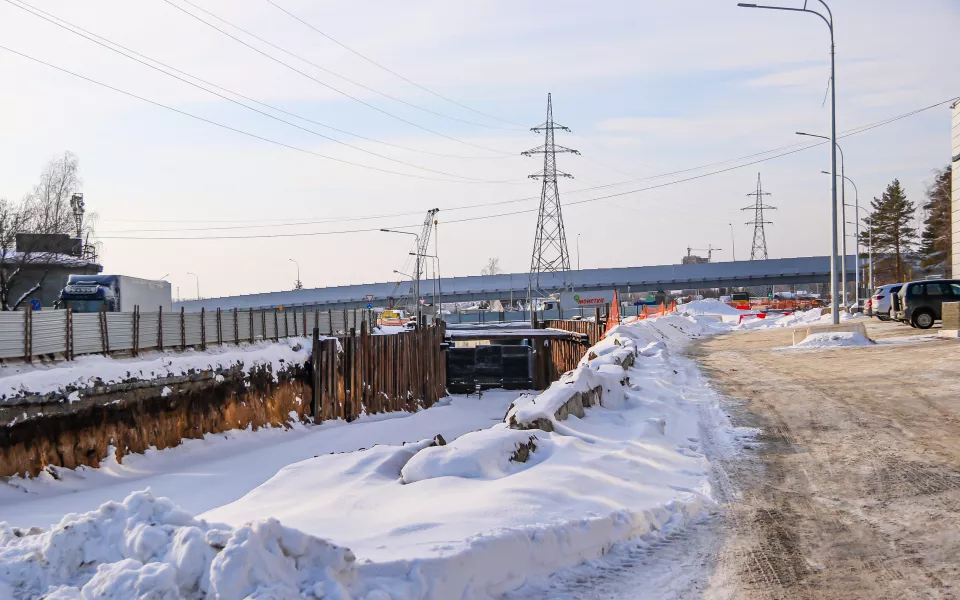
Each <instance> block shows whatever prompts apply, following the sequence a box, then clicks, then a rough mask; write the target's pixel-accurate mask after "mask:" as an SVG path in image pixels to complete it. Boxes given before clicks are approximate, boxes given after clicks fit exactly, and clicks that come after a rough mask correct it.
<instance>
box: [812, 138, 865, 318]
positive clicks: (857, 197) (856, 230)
mask: <svg viewBox="0 0 960 600" xmlns="http://www.w3.org/2000/svg"><path fill="white" fill-rule="evenodd" d="M840 156H841V160H842V157H843V153H842V152H841V154H840ZM842 171H843V170H842V168H841V173H842ZM820 172H821V173H823V174H824V175H829V174H830V172H829V171H820ZM842 177H843V179H844V180H845V181H849V182H850V185H852V186H853V192H854V201H853V202H854V203H853V204H852V205H851V204H844V206H852V207H853V208H854V209H855V210H856V211H857V213H855V214H856V217H855V218H856V223H851V225H853V226H854V236H856V237H855V239H856V241H857V245H856V248H857V250H856V252H857V260H856V265H857V272H856V286H857V293H856V301H857V306H860V213H859V211H861V210H863V211H864V212H866V210H864V209H862V208H860V190H859V189H857V184H856V183H855V182H854V181H853V180H852V179H850V178H849V177H847V176H846V175H842ZM844 214H846V213H844ZM868 214H869V213H868ZM844 222H846V221H844ZM870 237H871V238H872V237H873V225H871V226H870ZM870 272H871V273H872V272H873V243H872V239H871V243H870ZM870 289H871V290H873V278H871V279H870Z"/></svg>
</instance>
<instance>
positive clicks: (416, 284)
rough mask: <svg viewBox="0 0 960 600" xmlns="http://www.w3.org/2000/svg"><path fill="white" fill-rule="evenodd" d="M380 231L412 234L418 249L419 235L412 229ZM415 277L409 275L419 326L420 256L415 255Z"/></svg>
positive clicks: (418, 324) (383, 230) (418, 325)
mask: <svg viewBox="0 0 960 600" xmlns="http://www.w3.org/2000/svg"><path fill="white" fill-rule="evenodd" d="M380 231H382V232H384V233H399V234H401V235H412V236H413V237H414V239H416V240H417V250H418V251H419V250H420V236H419V235H417V234H416V233H413V232H412V231H399V230H397V229H381V230H380ZM413 272H414V274H415V275H416V276H415V277H411V278H410V279H412V280H413V293H414V295H415V296H416V297H415V298H414V299H413V304H414V306H416V308H417V327H418V328H419V327H420V318H419V317H420V257H419V256H418V257H417V265H416V267H415V268H414V270H413Z"/></svg>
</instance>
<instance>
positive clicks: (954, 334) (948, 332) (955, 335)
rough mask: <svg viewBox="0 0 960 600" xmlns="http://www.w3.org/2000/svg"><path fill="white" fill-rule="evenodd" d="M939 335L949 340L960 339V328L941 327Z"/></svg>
mask: <svg viewBox="0 0 960 600" xmlns="http://www.w3.org/2000/svg"><path fill="white" fill-rule="evenodd" d="M937 335H939V336H940V337H942V338H947V339H949V340H960V329H941V330H940V331H939V332H938V333H937Z"/></svg>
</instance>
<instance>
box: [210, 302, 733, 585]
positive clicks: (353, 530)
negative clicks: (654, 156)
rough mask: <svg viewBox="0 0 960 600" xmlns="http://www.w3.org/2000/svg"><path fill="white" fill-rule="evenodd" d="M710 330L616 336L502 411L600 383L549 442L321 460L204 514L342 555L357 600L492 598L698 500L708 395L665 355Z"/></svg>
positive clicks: (505, 437)
mask: <svg viewBox="0 0 960 600" xmlns="http://www.w3.org/2000/svg"><path fill="white" fill-rule="evenodd" d="M709 331H712V328H711V326H710V325H709V324H705V323H702V322H700V321H699V320H697V319H695V318H692V317H685V316H682V315H671V316H667V317H663V318H660V319H656V320H649V321H644V322H639V323H636V324H634V325H625V326H620V327H618V328H616V329H614V330H613V331H612V332H611V334H610V335H608V336H607V338H606V339H605V340H604V341H603V342H602V343H600V344H598V345H597V346H594V347H593V348H591V349H590V350H589V351H588V353H587V359H585V361H584V362H583V363H582V364H581V365H580V366H579V367H578V368H577V369H576V370H574V371H572V372H571V373H569V374H567V375H565V376H564V378H563V380H562V381H561V382H558V383H557V384H555V385H554V386H552V387H551V388H550V390H547V391H546V392H544V393H543V394H540V395H524V396H523V397H522V399H518V400H517V401H515V402H514V406H513V408H512V409H511V411H510V413H511V414H512V415H523V414H529V415H530V416H531V417H533V416H542V415H543V414H544V412H543V411H541V412H537V411H540V410H541V407H543V406H550V408H549V409H547V410H546V411H545V412H546V413H547V414H549V415H551V418H552V417H553V412H551V409H552V408H553V406H554V405H553V403H554V402H555V400H554V399H553V398H554V397H563V396H562V393H561V392H560V391H555V390H563V389H564V388H572V389H580V390H589V389H591V386H593V385H597V386H601V387H602V402H603V405H602V406H595V407H592V408H587V409H586V411H585V414H584V417H583V418H577V417H575V416H572V415H570V416H568V417H567V418H566V419H564V420H556V419H554V421H553V423H554V424H555V428H554V430H553V431H552V432H547V431H542V430H536V429H530V430H523V431H520V430H516V429H507V428H506V427H505V426H504V424H503V423H501V424H497V425H494V426H493V427H491V428H488V429H485V430H481V431H478V432H475V433H468V434H465V435H463V436H462V437H460V438H458V439H457V440H455V441H453V442H451V443H450V444H448V445H446V446H430V447H426V446H427V445H428V442H419V443H417V444H410V445H406V446H387V445H377V446H374V447H372V448H369V449H367V450H364V451H361V452H352V453H346V454H331V455H322V456H318V457H316V458H313V459H308V460H305V461H303V462H300V463H297V464H294V465H290V466H288V467H286V468H285V469H283V470H281V471H280V472H279V473H277V475H276V476H274V477H273V478H272V479H270V480H269V481H267V482H266V483H264V484H263V485H261V486H260V487H258V488H257V489H255V490H253V491H252V492H250V493H249V494H247V495H246V496H245V497H243V498H241V499H240V500H238V501H236V502H233V503H232V504H229V505H226V506H222V507H220V508H217V509H214V510H212V511H209V512H207V513H205V514H204V515H203V516H204V518H208V519H211V520H215V521H224V522H227V523H230V524H232V525H235V526H237V525H240V524H242V523H244V522H246V521H248V520H249V519H252V518H256V517H257V516H259V515H270V516H273V517H276V518H277V519H279V520H280V521H281V522H282V523H283V524H284V525H286V526H288V527H295V528H297V529H299V530H301V531H303V532H305V533H306V534H309V535H314V536H319V537H322V538H325V539H329V540H331V541H332V542H333V543H335V544H337V545H339V546H343V547H348V548H350V549H351V550H353V551H354V552H355V553H356V555H357V556H358V559H359V560H358V564H357V568H356V581H355V584H354V586H353V587H352V588H351V591H352V592H353V593H354V594H355V597H358V598H378V599H379V598H383V599H386V598H391V599H393V600H407V599H420V598H431V599H437V600H445V599H448V598H465V599H469V598H477V599H480V598H490V597H499V596H500V595H502V594H503V593H504V592H505V591H508V590H511V589H515V588H516V587H518V586H520V585H522V584H524V583H525V582H527V581H528V579H530V578H535V577H541V576H546V575H548V574H549V573H551V572H553V571H556V570H557V569H558V568H562V567H564V566H570V565H574V564H578V563H580V562H582V561H583V560H586V559H590V558H595V557H597V556H599V555H601V554H602V553H603V552H605V551H606V550H607V549H608V548H609V547H610V545H611V544H613V543H616V542H619V541H623V540H626V539H633V538H637V537H640V536H645V535H665V534H667V533H669V532H671V531H674V530H676V529H677V528H680V527H683V526H684V525H685V524H687V523H688V522H690V521H691V520H693V519H697V518H699V517H700V516H701V515H702V513H703V511H704V508H705V507H706V506H708V505H710V503H711V502H712V501H711V487H710V483H709V475H708V470H709V464H708V462H707V459H706V457H705V456H704V455H703V452H702V447H701V441H700V424H701V415H702V414H704V413H703V411H715V410H717V409H716V397H715V396H714V394H713V392H712V391H711V390H710V389H709V387H708V386H707V385H706V384H705V382H704V380H703V379H702V377H701V375H700V373H699V372H698V370H697V369H696V366H695V364H694V363H693V362H692V361H690V360H688V359H686V358H684V357H682V356H679V355H677V354H676V353H675V352H673V351H674V350H676V349H677V348H678V347H680V346H681V345H682V344H684V343H686V342H687V341H688V340H689V339H691V338H692V337H696V336H697V335H702V334H703V333H706V332H709ZM626 357H630V360H624V358H626ZM618 363H619V364H618ZM631 363H632V364H631ZM563 393H566V392H565V391H564V392H563ZM431 410H432V409H431ZM525 411H528V412H525ZM427 412H429V411H427ZM531 438H533V439H532V440H531ZM307 499H309V500H307Z"/></svg>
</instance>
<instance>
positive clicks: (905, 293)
mask: <svg viewBox="0 0 960 600" xmlns="http://www.w3.org/2000/svg"><path fill="white" fill-rule="evenodd" d="M897 297H898V299H899V304H900V307H899V310H898V311H897V312H896V313H895V316H896V317H898V318H899V320H901V321H903V322H905V323H909V324H910V325H911V326H913V327H917V328H920V329H930V328H931V327H933V323H934V322H935V321H939V320H940V319H941V317H942V313H941V310H942V308H943V303H944V302H960V279H936V280H927V281H911V282H909V283H905V284H903V287H902V288H900V291H899V292H898V293H897Z"/></svg>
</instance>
